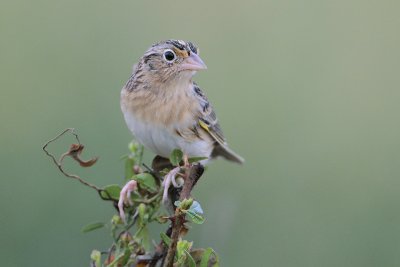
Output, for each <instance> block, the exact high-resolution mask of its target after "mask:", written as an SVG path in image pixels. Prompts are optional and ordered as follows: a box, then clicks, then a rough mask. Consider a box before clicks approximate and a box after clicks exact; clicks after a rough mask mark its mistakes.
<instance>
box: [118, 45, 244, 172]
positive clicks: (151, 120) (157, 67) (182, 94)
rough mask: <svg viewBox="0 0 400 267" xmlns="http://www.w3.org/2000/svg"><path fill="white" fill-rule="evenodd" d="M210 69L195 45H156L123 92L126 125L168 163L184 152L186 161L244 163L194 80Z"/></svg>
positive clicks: (146, 54) (137, 67)
mask: <svg viewBox="0 0 400 267" xmlns="http://www.w3.org/2000/svg"><path fill="white" fill-rule="evenodd" d="M205 69H207V66H206V65H205V63H204V62H203V60H202V59H201V58H200V56H199V49H198V47H197V46H196V45H195V44H194V43H192V42H190V41H183V40H174V39H170V40H165V41H161V42H157V43H155V44H153V45H152V46H151V47H150V48H149V49H148V50H147V51H146V52H145V53H144V55H143V56H142V57H141V58H140V59H139V61H138V63H137V64H135V65H134V67H133V71H132V74H131V76H130V78H129V79H128V81H127V82H126V84H125V86H124V87H123V88H122V90H121V98H120V104H121V110H122V113H123V116H124V119H125V122H126V124H127V126H128V128H129V130H130V131H131V132H132V134H133V135H134V137H135V139H136V140H137V141H138V142H139V143H141V144H142V145H144V146H145V147H146V148H148V149H149V150H151V151H153V152H154V153H155V154H156V155H158V156H161V157H163V158H169V157H170V154H171V152H172V151H173V150H175V149H180V150H181V151H182V152H183V154H184V156H185V157H184V158H185V159H187V158H190V157H204V158H206V159H205V160H202V161H201V162H200V163H202V164H208V162H209V161H210V160H213V159H215V158H218V157H223V158H225V159H227V160H228V161H232V162H235V163H243V162H244V159H243V158H242V157H241V156H239V155H238V154H237V153H235V152H234V151H233V150H232V149H230V148H229V147H228V144H227V142H226V139H225V137H224V134H223V132H222V130H221V126H220V124H219V121H218V119H217V116H216V113H215V111H214V108H213V106H212V105H211V103H210V101H209V100H208V98H207V97H206V95H205V93H204V92H203V91H202V90H201V89H200V87H199V86H198V85H197V84H196V83H195V82H194V81H193V76H194V75H195V74H196V72H197V71H201V70H205ZM175 173H176V170H175Z"/></svg>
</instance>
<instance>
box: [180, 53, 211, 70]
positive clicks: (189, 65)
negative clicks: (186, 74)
mask: <svg viewBox="0 0 400 267" xmlns="http://www.w3.org/2000/svg"><path fill="white" fill-rule="evenodd" d="M205 69H207V66H206V64H204V62H203V60H201V58H200V57H199V56H198V55H196V54H195V53H190V56H189V57H187V58H185V59H184V60H183V62H182V65H181V70H194V71H196V70H205Z"/></svg>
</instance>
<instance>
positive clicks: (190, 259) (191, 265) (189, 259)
mask: <svg viewBox="0 0 400 267" xmlns="http://www.w3.org/2000/svg"><path fill="white" fill-rule="evenodd" d="M185 254H186V257H187V259H186V261H187V262H188V263H189V264H188V266H189V267H196V262H195V261H194V259H193V257H192V255H190V253H189V251H187V250H185Z"/></svg>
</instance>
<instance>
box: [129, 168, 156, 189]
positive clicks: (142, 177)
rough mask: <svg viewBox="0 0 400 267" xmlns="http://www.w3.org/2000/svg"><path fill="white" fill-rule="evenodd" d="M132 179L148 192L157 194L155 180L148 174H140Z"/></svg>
mask: <svg viewBox="0 0 400 267" xmlns="http://www.w3.org/2000/svg"><path fill="white" fill-rule="evenodd" d="M134 179H135V180H136V181H138V183H139V184H140V185H141V186H144V187H145V188H146V189H147V190H148V191H149V192H151V193H155V192H157V184H156V180H155V179H154V177H153V175H151V174H150V173H140V174H138V175H136V176H135V177H134Z"/></svg>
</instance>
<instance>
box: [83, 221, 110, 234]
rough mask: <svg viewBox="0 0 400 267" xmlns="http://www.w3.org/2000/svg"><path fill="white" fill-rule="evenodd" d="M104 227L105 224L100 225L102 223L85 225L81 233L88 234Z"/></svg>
mask: <svg viewBox="0 0 400 267" xmlns="http://www.w3.org/2000/svg"><path fill="white" fill-rule="evenodd" d="M105 225H106V224H105V223H102V222H95V223H90V224H88V225H85V226H84V227H83V228H82V230H81V231H82V233H88V232H91V231H93V230H96V229H100V228H103V227H104V226H105Z"/></svg>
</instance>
